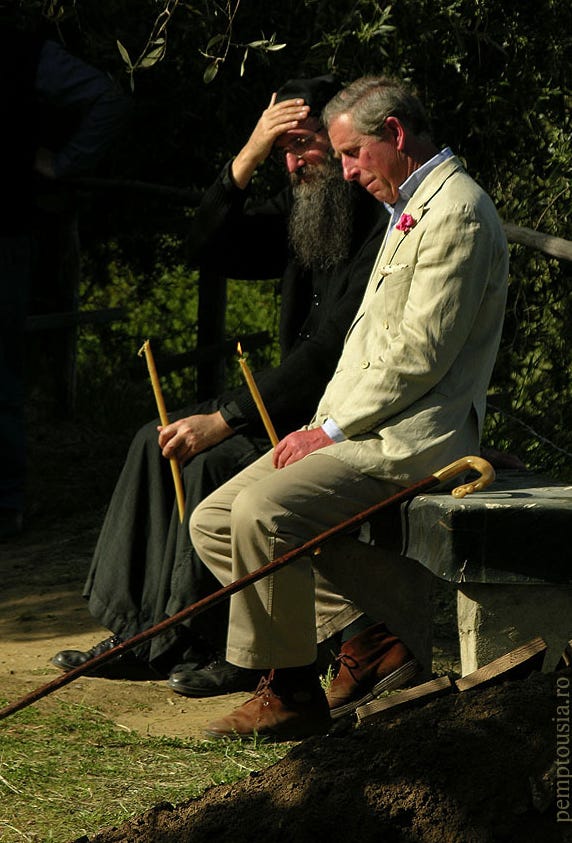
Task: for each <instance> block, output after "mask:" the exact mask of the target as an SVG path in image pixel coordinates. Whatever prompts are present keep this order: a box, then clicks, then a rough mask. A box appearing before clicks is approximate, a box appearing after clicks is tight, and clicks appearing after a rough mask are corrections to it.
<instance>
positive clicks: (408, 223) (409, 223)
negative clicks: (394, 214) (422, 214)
mask: <svg viewBox="0 0 572 843" xmlns="http://www.w3.org/2000/svg"><path fill="white" fill-rule="evenodd" d="M416 225H417V220H414V219H413V217H412V216H411V214H401V216H400V217H399V220H398V221H397V223H396V226H395V227H396V229H397V230H398V231H402V232H403V233H404V234H407V233H408V232H409V231H411V229H412V228H414V227H415V226H416Z"/></svg>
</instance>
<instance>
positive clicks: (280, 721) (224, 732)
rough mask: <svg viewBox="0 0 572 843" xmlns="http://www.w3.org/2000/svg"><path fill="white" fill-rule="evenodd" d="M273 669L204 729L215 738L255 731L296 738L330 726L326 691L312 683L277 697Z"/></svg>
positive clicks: (288, 739)
mask: <svg viewBox="0 0 572 843" xmlns="http://www.w3.org/2000/svg"><path fill="white" fill-rule="evenodd" d="M273 676H274V671H271V672H270V674H269V676H267V677H263V678H262V679H261V680H260V682H259V683H258V688H257V689H256V692H255V694H254V696H253V697H252V699H250V700H247V702H245V703H244V704H243V705H241V706H239V708H235V710H234V711H232V712H231V713H230V714H228V715H227V716H226V717H222V718H221V719H220V720H215V721H213V722H212V723H209V725H208V726H207V728H206V729H205V732H206V734H207V735H209V736H211V737H215V738H245V737H254V736H256V735H259V736H263V735H266V736H268V737H272V738H274V739H275V740H279V741H299V740H302V739H303V738H308V737H310V736H311V735H323V734H324V733H325V732H327V731H328V728H329V727H330V726H331V720H330V712H329V709H328V703H327V700H326V695H325V694H324V692H323V691H322V689H321V687H320V686H319V685H317V687H315V686H312V687H311V688H308V689H306V688H304V689H302V688H301V689H300V690H298V691H296V692H294V693H293V694H292V695H291V696H288V697H287V698H286V697H285V696H282V697H279V696H278V694H276V692H275V691H274V690H273V689H272V678H273Z"/></svg>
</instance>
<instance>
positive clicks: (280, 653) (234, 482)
mask: <svg viewBox="0 0 572 843" xmlns="http://www.w3.org/2000/svg"><path fill="white" fill-rule="evenodd" d="M398 488H399V487H398V486H397V485H396V484H394V483H391V482H389V481H382V480H377V479H375V478H373V477H370V476H368V475H365V474H362V473H361V472H358V471H355V470H354V469H352V468H351V467H350V466H348V465H346V464H345V463H343V462H341V461H340V460H338V459H335V458H334V457H330V456H326V455H323V454H322V453H321V452H320V451H317V452H314V453H312V454H310V455H308V456H307V457H305V458H304V459H302V460H300V461H298V462H296V463H294V464H293V465H290V466H287V467H286V468H282V469H275V468H274V467H273V465H272V452H269V453H268V454H265V455H264V456H263V457H261V458H260V459H259V460H257V461H256V462H254V463H252V465H250V466H248V467H247V468H245V469H244V470H243V471H241V472H240V473H239V474H237V475H236V476H235V477H234V478H232V479H231V480H229V481H228V482H227V483H225V484H224V485H223V486H221V487H220V488H218V489H217V490H216V491H214V492H213V493H212V494H211V495H209V497H207V498H205V500H204V501H203V502H202V503H200V504H199V505H198V506H197V507H196V509H195V511H194V512H193V514H192V516H191V522H190V530H191V539H192V542H193V545H194V547H195V549H196V550H197V552H198V554H199V556H200V558H201V559H202V561H203V562H204V563H205V565H207V566H208V567H209V568H210V570H211V571H212V572H213V574H214V575H215V577H217V579H218V580H219V582H221V583H222V584H223V585H228V584H229V583H230V582H232V581H234V580H237V579H239V578H240V577H243V576H245V575H246V574H248V573H250V572H251V571H254V570H256V569H258V568H259V567H260V566H261V565H264V564H266V563H267V562H270V561H272V560H274V559H276V558H277V557H279V556H281V555H282V554H284V553H286V552H287V551H289V550H291V549H292V548H294V547H298V546H300V545H301V544H303V543H304V542H305V541H307V540H308V539H310V538H314V537H315V536H317V535H319V534H320V533H322V532H323V531H325V530H327V529H328V528H329V527H332V526H334V525H336V524H338V523H340V522H342V521H344V520H346V519H347V518H350V517H351V516H352V515H355V514H356V513H358V512H360V511H361V510H363V509H366V508H367V507H368V506H371V505H372V504H374V503H377V502H378V501H380V500H382V499H384V498H387V497H389V496H390V495H392V494H394V493H395V492H396V491H397V490H398ZM333 541H335V539H333ZM322 556H324V557H327V554H320V555H319V556H317V557H312V558H311V559H310V558H309V557H302V558H300V559H299V560H296V561H295V562H292V563H290V564H289V565H287V566H286V567H285V568H282V569H281V570H280V571H278V572H276V573H275V574H273V575H271V576H268V577H265V578H264V579H262V580H260V581H259V582H257V583H255V584H254V585H250V586H248V588H245V589H243V590H242V591H240V592H238V593H237V594H235V595H233V596H232V597H231V603H230V624H229V634H228V645H227V658H228V661H230V662H231V663H233V664H236V665H239V666H240V667H247V668H258V669H269V668H279V667H296V666H302V665H306V664H311V663H312V662H314V661H315V659H316V643H317V641H321V640H324V639H325V638H327V637H329V636H330V635H331V634H333V633H334V632H337V631H339V630H341V629H343V628H344V627H345V626H347V624H348V623H351V622H352V621H353V620H355V619H356V618H357V617H359V616H360V615H361V614H362V610H361V609H359V608H358V607H357V606H355V605H354V604H352V603H351V601H349V600H348V599H347V598H346V597H344V595H343V594H340V593H336V591H334V590H333V588H332V586H330V585H329V582H328V580H329V579H330V574H331V571H330V570H326V566H327V561H324V562H323V563H322ZM342 562H343V560H342ZM321 564H323V565H324V569H325V575H326V577H327V579H326V578H325V577H322V575H321V574H320V571H319V566H320V565H321ZM338 564H339V562H338Z"/></svg>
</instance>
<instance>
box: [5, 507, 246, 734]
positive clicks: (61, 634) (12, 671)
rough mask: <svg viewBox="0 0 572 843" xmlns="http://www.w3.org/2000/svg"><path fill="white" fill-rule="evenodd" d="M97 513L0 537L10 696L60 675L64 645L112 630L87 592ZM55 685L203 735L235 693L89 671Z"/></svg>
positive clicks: (138, 720) (109, 708) (137, 726)
mask: <svg viewBox="0 0 572 843" xmlns="http://www.w3.org/2000/svg"><path fill="white" fill-rule="evenodd" d="M93 520H94V519H93V517H92V518H91V522H92V523H91V524H90V523H89V522H87V523H81V521H78V519H77V517H74V518H73V519H71V520H70V521H68V522H67V523H65V522H64V523H60V524H58V525H57V526H56V525H54V527H53V528H52V529H46V528H43V529H42V530H37V531H36V530H35V529H33V528H32V529H31V530H30V531H29V532H26V534H25V535H24V536H21V537H19V538H18V539H17V540H15V541H13V542H10V545H9V546H8V545H6V544H3V545H0V578H1V581H2V596H1V598H0V687H1V688H2V696H4V697H5V698H7V699H8V700H9V701H10V702H12V701H13V700H17V699H20V698H21V697H23V696H25V695H27V694H28V693H30V692H31V691H33V690H35V689H36V688H38V687H40V686H42V685H44V684H46V683H47V682H50V681H51V680H52V679H54V678H55V677H56V676H59V675H60V671H59V670H57V668H55V667H53V666H52V665H51V664H50V659H51V657H52V656H53V655H54V654H55V653H56V652H57V651H58V650H62V649H68V648H73V649H80V650H85V649H88V648H89V647H91V646H92V645H93V644H95V643H96V642H97V641H100V640H101V639H102V638H106V637H107V635H108V634H109V632H108V630H106V629H104V628H102V627H100V626H99V625H98V624H97V623H96V622H95V621H94V620H93V619H92V618H91V616H90V614H89V612H88V611H87V609H86V606H85V602H84V600H83V599H82V598H81V596H80V595H81V588H82V585H83V580H84V578H85V575H86V573H87V569H88V566H89V562H90V558H91V552H92V550H93V546H94V543H95V540H96V537H97V526H95V525H94V524H93ZM55 693H56V694H57V697H58V698H59V699H62V700H69V701H72V702H81V703H83V704H85V705H88V706H93V707H94V708H97V709H99V710H100V711H101V712H102V713H103V714H105V715H107V716H109V717H110V718H112V719H113V720H114V721H115V722H118V723H121V724H122V725H124V726H127V727H128V728H130V729H134V730H136V731H139V732H141V733H143V734H150V735H177V736H185V737H202V733H201V728H202V727H203V726H204V725H205V723H206V722H208V721H209V720H211V719H212V716H211V715H213V716H218V714H219V712H220V713H224V712H225V711H226V710H227V709H228V706H229V698H226V699H224V698H216V699H214V700H209V701H205V700H191V699H188V698H186V697H182V696H180V695H178V694H174V693H172V692H170V691H169V690H168V689H167V686H166V683H165V682H160V681H157V682H151V681H145V682H125V681H121V682H117V681H112V680H106V679H94V678H87V677H86V678H80V679H77V680H75V681H74V682H73V683H71V684H70V685H69V686H65V687H64V688H62V689H60V690H58V691H56V692H55ZM247 698H248V697H247V696H245V695H243V694H236V695H232V697H231V698H230V699H231V700H232V701H234V700H236V701H237V704H239V703H240V702H241V701H242V700H243V699H247ZM42 704H43V701H42V700H39V701H38V702H37V703H35V705H37V706H40V705H42Z"/></svg>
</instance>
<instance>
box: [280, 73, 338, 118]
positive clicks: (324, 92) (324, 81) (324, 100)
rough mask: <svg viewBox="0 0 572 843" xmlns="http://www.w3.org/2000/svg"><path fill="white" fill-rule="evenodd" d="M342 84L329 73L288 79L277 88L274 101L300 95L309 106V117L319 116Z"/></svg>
mask: <svg viewBox="0 0 572 843" xmlns="http://www.w3.org/2000/svg"><path fill="white" fill-rule="evenodd" d="M341 87H342V86H341V85H340V83H339V82H338V80H337V79H336V78H335V77H334V76H331V75H328V76H315V77H314V78H313V79H289V80H288V81H287V82H285V83H284V85H282V87H280V88H278V91H277V92H276V102H282V101H283V100H291V99H296V98H297V97H300V98H301V99H303V100H304V102H305V103H306V105H309V106H310V115H309V116H310V117H319V116H320V115H321V113H322V109H323V108H324V106H325V105H327V104H328V103H329V101H330V100H331V99H332V97H333V96H334V94H337V92H338V91H339V90H340V88H341Z"/></svg>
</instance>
